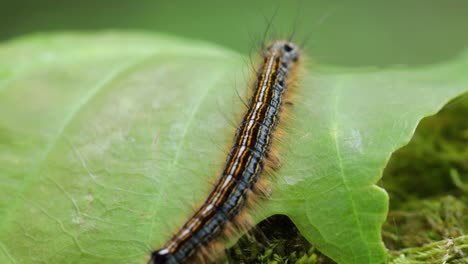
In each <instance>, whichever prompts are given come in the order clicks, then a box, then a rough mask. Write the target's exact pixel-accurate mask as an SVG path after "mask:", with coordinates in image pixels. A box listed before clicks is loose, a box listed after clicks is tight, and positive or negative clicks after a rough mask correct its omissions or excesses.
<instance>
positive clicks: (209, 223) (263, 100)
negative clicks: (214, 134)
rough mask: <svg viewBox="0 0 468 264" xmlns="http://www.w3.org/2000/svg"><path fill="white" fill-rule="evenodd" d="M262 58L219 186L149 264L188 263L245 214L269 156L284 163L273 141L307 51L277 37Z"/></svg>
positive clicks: (273, 160)
mask: <svg viewBox="0 0 468 264" xmlns="http://www.w3.org/2000/svg"><path fill="white" fill-rule="evenodd" d="M262 57H263V61H262V63H261V65H260V66H259V68H258V70H257V76H256V78H255V79H256V80H255V82H254V87H253V94H252V97H251V98H250V100H249V102H248V107H247V110H246V111H245V113H244V115H243V118H242V121H241V122H240V124H239V127H238V128H237V131H236V133H235V137H234V142H233V144H232V147H231V149H230V151H229V154H228V156H227V158H226V163H225V165H224V169H223V170H222V173H221V175H220V176H219V178H218V179H217V182H216V184H215V185H214V188H213V189H212V191H211V192H210V194H209V195H208V197H207V198H206V200H205V202H204V203H203V204H202V205H201V206H200V207H199V208H198V209H197V210H196V211H195V213H194V214H193V215H192V216H191V217H190V218H189V219H188V220H187V221H186V222H185V224H184V225H183V226H182V228H180V230H179V231H177V233H175V235H173V236H172V238H171V239H170V240H169V241H167V242H166V243H165V244H164V245H163V246H162V247H161V248H160V249H158V250H155V251H153V252H152V253H151V256H150V259H149V261H148V264H165V263H167V264H175V263H185V262H187V261H190V260H191V259H193V257H194V255H195V254H196V253H197V251H199V250H201V248H203V247H204V246H206V245H208V244H209V243H210V242H212V241H213V240H215V239H216V238H218V237H219V236H220V235H221V234H222V233H223V232H224V231H226V230H227V225H228V223H230V222H231V221H233V220H235V218H236V216H238V215H239V214H240V212H241V210H242V209H243V207H245V206H244V205H245V203H246V200H247V198H248V196H249V195H250V194H251V193H252V192H251V190H252V189H253V188H254V187H255V184H256V182H257V181H258V179H259V177H260V175H261V174H262V172H263V171H264V168H265V164H266V163H267V161H269V162H270V163H278V162H279V160H278V159H277V158H276V157H275V155H274V154H272V151H271V145H272V142H273V141H274V138H275V136H274V133H275V132H277V125H278V123H279V122H280V115H281V112H282V108H283V105H284V102H285V96H286V93H287V91H288V89H289V88H291V86H293V85H294V83H295V78H296V77H295V76H296V74H295V73H296V72H297V71H298V68H299V65H300V57H301V56H300V51H299V48H298V47H297V46H296V45H295V44H293V43H292V42H290V41H275V42H273V43H272V44H270V45H269V46H267V47H266V48H265V49H264V50H263V52H262ZM273 166H278V164H273Z"/></svg>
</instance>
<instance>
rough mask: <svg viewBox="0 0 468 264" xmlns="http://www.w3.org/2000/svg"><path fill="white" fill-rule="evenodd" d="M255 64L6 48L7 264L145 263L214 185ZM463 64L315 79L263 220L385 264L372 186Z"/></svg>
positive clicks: (379, 206)
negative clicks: (277, 218)
mask: <svg viewBox="0 0 468 264" xmlns="http://www.w3.org/2000/svg"><path fill="white" fill-rule="evenodd" d="M250 66H251V65H250V64H249V63H246V60H245V58H243V57H242V56H240V55H238V54H236V53H232V52H230V51H228V50H225V49H222V48H220V47H217V46H212V45H208V44H203V43H197V42H193V41H187V40H181V39H175V38H171V37H168V36H162V35H144V34H130V33H126V34H122V33H100V34H56V35H36V36H28V37H25V38H21V39H17V40H15V41H12V42H8V43H6V44H3V45H1V46H0V177H1V181H0V219H1V220H0V263H36V262H41V263H143V262H144V260H145V258H146V256H147V255H148V253H149V252H150V251H151V249H154V248H156V247H157V246H159V245H161V244H162V243H163V242H164V241H165V240H166V239H167V238H168V237H169V236H170V235H171V234H172V233H173V232H174V231H175V229H176V228H178V227H179V226H180V225H181V224H182V223H183V222H184V220H185V219H186V218H187V217H188V215H190V214H191V213H192V211H193V208H194V207H195V206H196V205H198V204H199V203H200V202H201V201H203V197H204V196H206V194H207V192H209V190H210V188H211V184H210V183H211V182H213V181H214V180H215V178H216V177H217V176H218V173H219V171H220V169H221V166H222V164H223V162H224V159H225V155H226V154H225V152H226V149H228V146H229V144H230V143H231V140H232V137H233V133H234V129H235V123H236V122H237V120H238V118H239V116H240V114H241V113H242V111H243V110H244V109H243V107H242V102H241V100H240V99H239V98H238V96H237V93H240V94H241V95H243V94H245V93H246V92H247V89H248V88H247V87H248V81H247V80H248V79H249V77H248V76H249V75H250V73H251V72H250ZM467 66H468V57H467V56H464V57H461V58H459V59H456V60H454V61H452V62H449V63H446V64H443V65H438V66H433V67H427V68H422V69H418V70H413V69H400V70H398V69H395V70H385V71H376V70H362V71H351V70H344V69H342V70H330V69H328V70H326V69H325V70H324V69H317V68H315V67H313V66H311V67H308V70H307V71H306V73H305V74H304V76H303V78H302V80H301V82H300V85H299V87H298V89H297V96H296V97H295V99H294V105H293V106H292V107H291V108H290V110H291V118H289V119H287V120H286V121H285V122H284V126H283V127H284V129H285V130H286V131H287V136H286V137H285V138H284V139H283V140H282V141H281V142H280V143H279V144H278V146H277V147H278V149H279V152H280V155H281V157H282V162H283V166H282V168H281V169H280V170H279V171H278V172H277V173H276V175H275V177H273V178H271V179H274V180H273V182H274V184H273V185H272V189H273V190H272V191H273V194H272V197H271V199H268V200H267V201H266V200H265V201H261V202H260V203H259V205H258V208H256V210H255V213H254V217H255V219H256V220H257V221H259V220H261V219H262V218H265V217H267V216H269V215H272V214H286V215H288V216H289V217H291V219H292V220H293V221H294V222H295V223H296V225H297V226H298V227H299V229H300V230H301V232H302V234H304V236H305V237H306V238H307V239H308V240H309V241H310V242H312V243H313V244H315V245H317V247H318V248H319V249H320V250H321V251H322V252H324V253H325V254H326V255H328V256H329V257H331V258H333V259H335V260H336V261H338V262H340V263H379V262H384V261H385V258H386V256H385V248H384V245H383V244H382V242H381V239H380V227H381V225H382V223H383V221H384V219H385V216H386V213H387V207H388V204H387V203H388V202H387V200H388V198H387V196H386V193H385V192H384V191H383V190H382V189H380V188H378V187H376V186H375V185H374V184H375V183H376V182H377V181H378V179H379V178H380V177H381V174H382V170H383V168H384V167H385V164H386V162H387V160H388V158H389V156H390V154H391V153H392V152H393V151H395V150H396V149H398V148H399V147H401V146H402V145H404V144H405V143H407V142H408V140H409V139H410V138H411V135H412V134H413V132H414V129H415V127H416V125H417V123H418V121H419V120H420V119H421V118H423V117H424V116H427V115H430V114H433V113H435V112H436V111H437V110H438V109H440V108H441V107H442V106H443V105H444V104H445V103H447V101H448V100H450V99H451V98H454V97H455V96H457V95H459V94H461V93H463V92H465V91H467V90H468V76H467V75H466V74H465V72H466V68H467ZM233 120H235V121H233ZM263 177H269V176H268V175H264V176H263Z"/></svg>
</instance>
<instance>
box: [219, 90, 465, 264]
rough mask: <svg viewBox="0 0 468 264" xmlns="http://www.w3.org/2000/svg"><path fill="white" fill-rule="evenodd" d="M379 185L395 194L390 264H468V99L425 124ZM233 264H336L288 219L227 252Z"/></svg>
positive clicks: (275, 220) (386, 235)
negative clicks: (310, 242)
mask: <svg viewBox="0 0 468 264" xmlns="http://www.w3.org/2000/svg"><path fill="white" fill-rule="evenodd" d="M379 185H380V186H381V187H383V188H385V189H386V190H387V192H388V193H389V195H390V211H389V213H388V217H387V221H386V222H385V223H384V225H383V228H382V238H383V241H384V243H385V245H386V247H387V248H388V250H389V254H388V256H389V261H388V262H389V263H398V264H410V263H468V235H467V234H468V95H465V96H462V97H460V98H457V99H455V100H453V101H452V102H451V103H449V104H448V105H447V106H446V107H445V108H444V109H443V110H441V111H440V112H439V113H438V114H437V115H434V116H431V117H427V118H425V119H424V120H422V122H421V123H420V124H419V126H418V129H417V131H416V133H415V135H414V136H413V138H412V140H411V142H410V143H409V144H408V145H406V146H404V147H403V148H401V149H399V150H398V151H396V152H395V153H394V154H393V155H392V158H391V160H390V162H389V164H388V165H387V168H386V169H385V172H384V176H383V178H382V180H381V181H380V182H379ZM228 259H229V261H230V262H232V263H278V264H281V263H304V264H305V263H315V264H322V263H323V264H325V263H334V262H333V261H332V260H330V259H328V258H327V257H325V256H323V255H322V254H321V253H320V252H319V251H317V250H316V249H315V248H314V247H313V245H311V244H309V243H308V242H307V241H306V240H305V239H304V238H303V237H302V236H301V234H300V233H299V232H298V231H297V229H296V228H295V226H294V224H293V223H292V222H291V221H290V220H289V219H288V218H287V217H285V216H273V217H271V218H269V219H267V220H265V221H263V222H261V223H260V224H259V225H258V226H257V227H256V228H255V229H254V230H253V231H251V232H250V233H249V234H247V235H245V236H243V237H242V238H241V239H240V240H239V242H238V243H237V244H236V245H235V246H233V247H232V248H231V249H230V250H229V251H228Z"/></svg>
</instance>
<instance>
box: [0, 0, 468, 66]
mask: <svg viewBox="0 0 468 264" xmlns="http://www.w3.org/2000/svg"><path fill="white" fill-rule="evenodd" d="M0 3H1V4H0V18H1V23H0V40H2V41H4V40H7V39H11V38H14V37H17V36H20V35H23V34H27V33H34V32H52V31H94V30H103V29H105V30H109V29H117V30H122V29H123V30H140V31H141V30H145V31H154V32H156V31H157V32H167V33H170V34H173V35H180V36H184V37H187V38H195V39H202V40H208V41H210V42H215V43H219V44H221V45H223V46H226V47H229V48H232V49H235V50H238V51H240V52H241V53H244V54H248V53H250V51H251V50H256V48H255V45H254V43H255V40H258V39H261V36H262V34H263V32H264V31H265V28H266V25H267V21H268V20H271V19H272V17H274V19H273V22H274V30H273V31H275V32H280V34H279V35H280V36H288V35H289V34H290V33H291V32H292V31H293V30H295V31H296V32H297V34H296V35H297V37H296V38H295V39H296V40H298V41H299V42H300V41H302V40H304V39H306V38H307V36H310V38H308V41H307V48H306V49H307V54H308V55H309V57H311V58H312V60H313V61H314V62H316V63H319V64H335V65H342V66H388V65H395V64H399V65H401V64H402V65H420V64H430V63H436V62H439V61H443V60H447V59H450V58H452V57H454V56H456V55H457V54H459V53H460V52H461V51H462V50H464V49H465V48H467V47H468V30H467V29H468V1H466V0H445V1H440V0H412V1H407V0H406V1H400V0H397V1H381V0H377V1H375V0H364V1H326V0H317V1H297V0H296V1H278V0H270V1H249V0H237V1H215V0H203V1H181V0H156V1H155V0H152V1H151V0H140V1H128V0H115V1H108V0H102V1H95V0H82V1H65V0H42V1H37V0H23V1H21V0H20V1H13V0H2V1H0ZM275 12H276V16H274V15H273V14H274V13H275Z"/></svg>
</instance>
